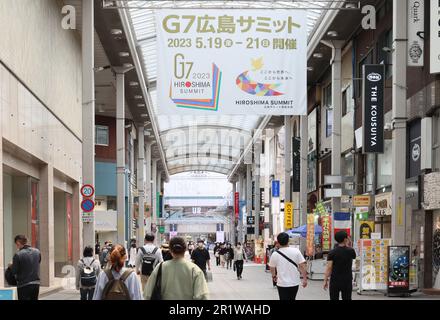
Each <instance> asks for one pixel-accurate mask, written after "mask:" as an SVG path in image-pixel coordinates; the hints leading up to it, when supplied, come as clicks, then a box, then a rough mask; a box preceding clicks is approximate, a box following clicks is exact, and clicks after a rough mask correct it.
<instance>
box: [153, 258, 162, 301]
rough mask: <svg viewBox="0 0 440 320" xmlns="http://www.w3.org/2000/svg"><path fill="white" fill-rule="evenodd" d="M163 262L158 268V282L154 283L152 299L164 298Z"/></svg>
mask: <svg viewBox="0 0 440 320" xmlns="http://www.w3.org/2000/svg"><path fill="white" fill-rule="evenodd" d="M161 282H162V262H161V263H160V265H159V270H157V277H156V283H155V285H154V289H153V293H152V294H151V298H150V300H162V292H161V291H162V287H161Z"/></svg>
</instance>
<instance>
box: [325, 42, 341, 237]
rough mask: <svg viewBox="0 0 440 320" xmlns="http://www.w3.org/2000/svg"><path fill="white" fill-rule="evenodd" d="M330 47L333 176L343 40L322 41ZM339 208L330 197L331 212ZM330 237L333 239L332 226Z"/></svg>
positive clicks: (338, 133) (336, 165)
mask: <svg viewBox="0 0 440 320" xmlns="http://www.w3.org/2000/svg"><path fill="white" fill-rule="evenodd" d="M323 43H324V44H326V45H328V46H329V47H331V48H332V54H333V58H332V61H331V65H332V108H333V119H332V136H331V139H332V154H331V160H332V166H331V174H332V175H334V176H339V175H341V119H342V91H341V89H342V80H341V78H342V46H343V45H344V41H331V42H330V43H327V42H323ZM340 209H341V198H340V197H333V198H332V214H334V213H335V212H338V211H339V210H340ZM331 230H332V231H331V232H332V237H331V238H332V239H333V228H332V229H331Z"/></svg>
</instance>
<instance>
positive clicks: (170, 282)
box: [144, 237, 208, 300]
mask: <svg viewBox="0 0 440 320" xmlns="http://www.w3.org/2000/svg"><path fill="white" fill-rule="evenodd" d="M169 246H170V251H171V255H172V256H173V259H172V260H169V261H165V262H162V263H160V264H159V265H158V266H157V267H156V268H155V269H154V271H153V273H152V274H151V276H150V278H149V279H148V282H147V285H146V287H145V291H144V298H145V300H207V299H208V285H207V284H206V280H205V275H204V273H203V271H202V269H200V268H199V267H198V266H197V265H196V264H195V263H192V262H190V261H189V260H187V259H185V252H186V243H185V240H184V239H183V238H180V237H174V238H172V239H171V240H170V244H169Z"/></svg>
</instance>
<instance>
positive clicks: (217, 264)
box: [214, 242, 220, 267]
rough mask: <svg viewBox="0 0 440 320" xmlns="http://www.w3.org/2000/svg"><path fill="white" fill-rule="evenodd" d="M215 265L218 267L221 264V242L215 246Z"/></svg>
mask: <svg viewBox="0 0 440 320" xmlns="http://www.w3.org/2000/svg"><path fill="white" fill-rule="evenodd" d="M214 256H215V265H216V266H217V267H218V266H219V265H220V244H219V243H218V242H216V243H215V247H214Z"/></svg>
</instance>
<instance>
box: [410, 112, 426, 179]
mask: <svg viewBox="0 0 440 320" xmlns="http://www.w3.org/2000/svg"><path fill="white" fill-rule="evenodd" d="M421 136H422V125H421V121H420V119H417V120H415V121H413V122H412V123H411V124H410V125H409V126H408V150H407V155H408V156H407V159H408V160H407V162H406V163H407V173H408V174H407V178H411V177H416V176H418V175H419V174H420V173H421V170H420V168H421V167H420V163H421V161H420V158H421V157H422V152H421V151H422V137H421Z"/></svg>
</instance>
